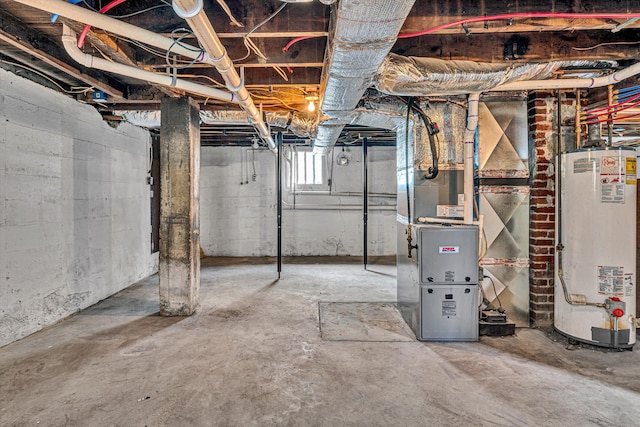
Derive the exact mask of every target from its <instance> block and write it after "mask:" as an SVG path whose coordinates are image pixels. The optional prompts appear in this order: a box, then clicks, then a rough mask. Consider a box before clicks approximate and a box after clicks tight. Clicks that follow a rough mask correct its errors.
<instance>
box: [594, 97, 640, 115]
mask: <svg viewBox="0 0 640 427" xmlns="http://www.w3.org/2000/svg"><path fill="white" fill-rule="evenodd" d="M638 98H640V93H639V94H637V95H634V96H632V97H631V98H629V99H627V100H625V101H624V102H618V103H617V104H612V105H609V106H607V107H602V108H594V109H593V110H586V111H585V113H586V114H588V115H594V114H593V113H595V112H598V111H608V110H611V109H615V107H618V106H620V105H624V104H627V103H629V102H630V101H635V100H636V99H638ZM633 105H638V104H637V103H635V104H633ZM624 109H625V110H626V108H624ZM618 111H619V110H618ZM613 112H614V113H615V112H616V111H613ZM603 114H608V113H607V112H605V113H603ZM603 114H595V115H596V116H601V115H603Z"/></svg>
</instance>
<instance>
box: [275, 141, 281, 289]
mask: <svg viewBox="0 0 640 427" xmlns="http://www.w3.org/2000/svg"><path fill="white" fill-rule="evenodd" d="M276 144H277V145H278V147H277V148H278V155H277V156H276V157H277V159H278V160H277V167H276V169H277V171H276V173H277V175H278V184H277V187H278V191H277V193H278V195H277V197H278V218H277V221H278V279H280V273H281V272H282V132H278V133H277V134H276Z"/></svg>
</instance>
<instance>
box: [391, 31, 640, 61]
mask: <svg viewBox="0 0 640 427" xmlns="http://www.w3.org/2000/svg"><path fill="white" fill-rule="evenodd" d="M639 36H640V32H639V31H638V30H625V31H624V32H620V33H611V32H610V31H606V32H602V31H575V32H571V33H569V32H552V33H548V32H534V33H519V34H510V33H496V34H471V35H469V36H466V35H464V34H462V35H453V34H447V35H443V34H432V35H426V36H422V37H420V38H414V39H399V40H398V41H397V42H396V44H395V45H394V47H393V49H392V51H393V52H394V53H398V54H400V55H405V56H419V57H430V58H440V59H457V60H460V59H462V60H472V61H480V62H505V61H513V62H544V61H571V60H627V59H629V60H631V59H636V58H637V57H638V53H639V51H640V42H639V41H638V40H640V37H639Z"/></svg>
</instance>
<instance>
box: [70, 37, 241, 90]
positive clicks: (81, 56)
mask: <svg viewBox="0 0 640 427" xmlns="http://www.w3.org/2000/svg"><path fill="white" fill-rule="evenodd" d="M62 44H63V45H64V48H65V50H66V51H67V53H68V54H69V56H70V57H71V58H72V59H74V60H75V61H77V62H78V63H80V64H82V65H84V66H85V67H88V68H97V69H99V70H103V71H108V72H110V73H114V74H119V75H121V76H127V77H132V78H134V79H139V80H143V81H147V82H151V83H157V84H161V85H164V86H173V87H175V88H178V89H181V90H185V91H187V92H192V93H197V94H199V95H202V96H206V97H209V98H215V99H219V100H221V101H226V102H235V103H238V102H239V101H238V100H237V99H236V100H234V99H233V94H232V93H231V92H225V91H223V90H220V89H216V88H212V87H210V86H205V85H201V84H198V83H193V82H189V81H185V80H180V79H176V80H175V81H174V80H173V78H172V77H171V76H166V75H161V74H156V73H152V72H150V71H145V70H141V69H140V68H136V67H132V66H129V65H124V64H120V63H117V62H111V61H107V60H106V59H102V58H96V57H95V56H92V55H87V54H86V53H84V52H82V51H81V50H80V48H79V47H78V40H77V38H76V33H75V32H74V31H73V30H72V29H70V28H69V27H67V26H66V25H65V24H63V25H62Z"/></svg>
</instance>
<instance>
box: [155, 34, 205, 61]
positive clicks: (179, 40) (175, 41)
mask: <svg viewBox="0 0 640 427" xmlns="http://www.w3.org/2000/svg"><path fill="white" fill-rule="evenodd" d="M178 32H182V33H184V34H182V35H181V36H180V37H178V38H177V39H175V38H174V36H175V35H176V33H178ZM192 35H193V31H191V30H189V29H187V28H176V29H175V30H173V31H171V40H173V42H172V43H171V45H170V46H169V49H167V51H166V53H165V55H164V60H165V63H166V64H167V67H170V68H175V69H176V70H184V69H186V68H189V67H191V66H192V65H193V64H195V63H196V62H198V61H199V60H200V59H201V58H202V56H203V54H204V48H203V47H202V46H201V45H200V41H199V40H198V39H197V38H196V40H197V41H198V47H197V48H196V47H195V46H192V45H190V44H187V43H183V42H182V40H184V39H185V38H186V37H189V36H192ZM175 45H178V46H180V47H182V48H184V49H187V50H190V51H192V52H198V53H199V55H198V56H197V57H195V58H194V59H193V60H191V61H189V62H188V63H187V64H185V65H181V66H179V67H177V66H176V65H175V64H172V63H171V61H170V55H171V49H173V46H175ZM174 58H175V55H174Z"/></svg>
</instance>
